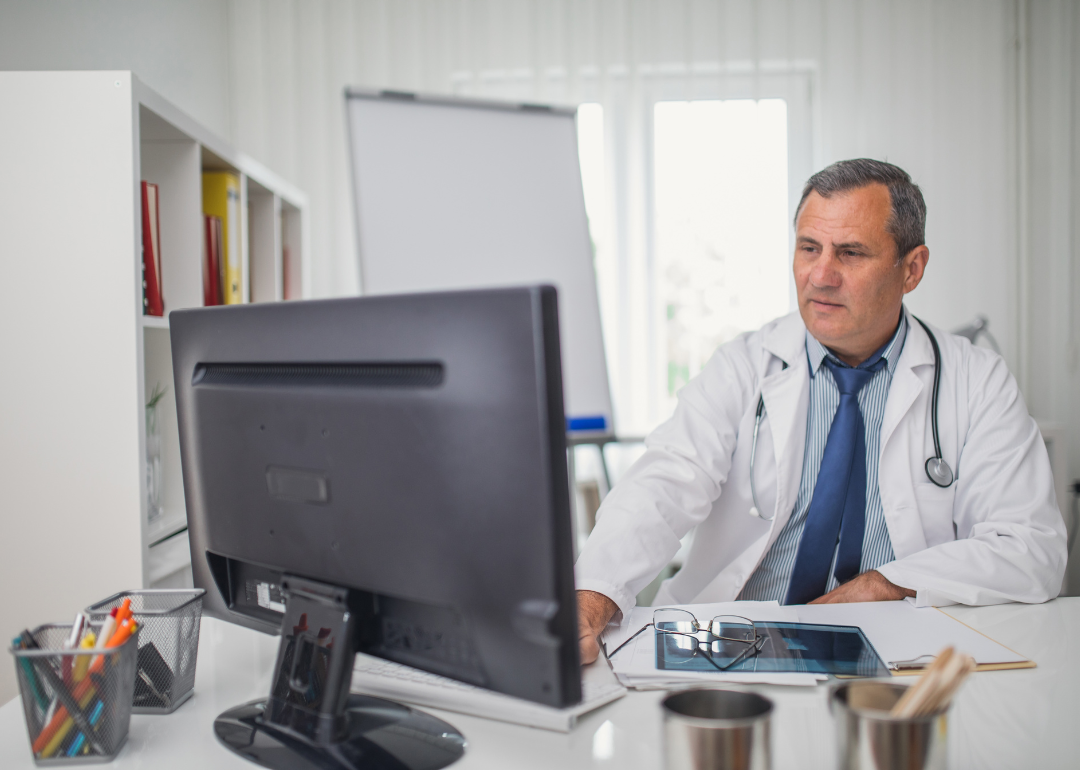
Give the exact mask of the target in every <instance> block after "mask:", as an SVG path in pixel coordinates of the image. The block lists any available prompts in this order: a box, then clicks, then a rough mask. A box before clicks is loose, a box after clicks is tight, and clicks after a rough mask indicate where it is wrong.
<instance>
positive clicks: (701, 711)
mask: <svg viewBox="0 0 1080 770" xmlns="http://www.w3.org/2000/svg"><path fill="white" fill-rule="evenodd" d="M661 708H662V709H663V712H664V761H665V765H664V766H665V767H666V768H667V770H768V768H769V767H771V764H772V763H771V759H770V755H769V717H770V715H771V714H772V710H773V704H772V701H770V700H769V699H768V698H763V697H762V696H760V695H756V694H754V693H751V692H739V691H737V690H720V689H696V690H683V691H682V692H677V693H675V694H673V695H669V696H667V697H666V698H664V700H663V702H662V703H661Z"/></svg>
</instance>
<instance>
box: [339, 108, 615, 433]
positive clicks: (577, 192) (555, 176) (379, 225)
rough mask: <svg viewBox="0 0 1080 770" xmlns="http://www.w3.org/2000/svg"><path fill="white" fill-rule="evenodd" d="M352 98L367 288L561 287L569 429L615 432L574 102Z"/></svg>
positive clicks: (365, 290) (355, 173) (349, 111)
mask: <svg viewBox="0 0 1080 770" xmlns="http://www.w3.org/2000/svg"><path fill="white" fill-rule="evenodd" d="M345 101H346V114H347V117H348V125H349V141H350V147H351V150H352V159H351V162H352V178H353V192H354V198H355V211H356V227H357V239H358V246H359V252H360V273H361V281H362V288H363V293H364V294H398V293H405V292H417V291H440V290H448V289H467V288H468V289H472V288H483V287H496V286H521V285H524V284H539V283H549V284H552V285H554V286H555V287H556V288H557V289H558V292H559V321H560V336H561V338H562V366H563V393H564V398H565V405H566V416H567V425H568V428H569V430H570V431H571V432H573V433H578V432H594V431H598V432H602V433H614V426H613V423H612V409H611V392H610V389H609V386H608V374H607V364H606V360H605V358H604V340H603V335H602V332H601V326H600V306H599V301H598V299H597V291H596V273H595V271H594V268H593V252H592V241H591V239H590V237H589V223H588V220H587V218H586V216H585V200H584V196H583V193H582V187H581V171H580V168H579V166H578V150H577V130H576V126H575V121H574V111H573V110H570V109H556V108H549V107H537V106H534V105H519V104H507V103H502V102H481V101H475V100H459V99H451V98H439V97H431V98H427V97H417V96H415V95H413V94H401V93H395V92H385V91H383V92H376V91H370V92H369V91H359V90H349V91H347V92H346V98H345Z"/></svg>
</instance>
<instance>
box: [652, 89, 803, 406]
mask: <svg viewBox="0 0 1080 770" xmlns="http://www.w3.org/2000/svg"><path fill="white" fill-rule="evenodd" d="M653 118H654V121H655V122H654V129H655V130H654V142H655V144H654V155H653V157H654V163H655V168H654V172H655V188H654V189H655V199H654V200H655V212H656V249H657V251H656V257H657V262H656V264H657V267H658V275H659V277H660V278H661V287H660V292H659V295H660V297H661V298H662V302H663V303H664V310H665V312H664V318H665V319H666V329H665V333H664V334H663V335H662V338H663V339H664V342H665V345H666V360H667V378H666V380H667V381H666V387H665V388H664V391H665V392H664V394H663V403H664V405H665V407H666V409H665V412H666V413H670V410H671V409H673V408H674V404H675V393H676V392H677V391H678V389H679V388H680V387H682V386H683V385H685V384H686V383H687V382H688V381H689V380H690V379H691V378H692V377H694V376H695V375H696V374H697V373H698V372H699V371H700V370H701V367H702V366H703V365H704V364H705V362H706V361H708V360H709V358H710V356H712V354H713V352H714V351H715V350H716V348H717V347H718V346H720V345H722V344H724V343H725V342H727V341H729V340H731V339H732V338H734V337H735V336H736V335H738V334H740V333H741V332H744V331H749V330H752V329H756V328H758V327H759V326H761V325H762V324H764V323H765V322H767V321H769V320H771V319H773V318H776V317H777V316H780V315H783V314H784V313H786V312H788V309H789V307H788V304H789V299H788V282H789V272H790V270H789V265H790V255H789V254H788V229H789V223H788V221H787V219H788V203H787V185H788V178H787V105H786V103H785V102H784V100H782V99H762V100H760V101H754V100H748V99H747V100H742V99H740V100H727V101H693V102H657V103H656V105H655V108H654V113H653Z"/></svg>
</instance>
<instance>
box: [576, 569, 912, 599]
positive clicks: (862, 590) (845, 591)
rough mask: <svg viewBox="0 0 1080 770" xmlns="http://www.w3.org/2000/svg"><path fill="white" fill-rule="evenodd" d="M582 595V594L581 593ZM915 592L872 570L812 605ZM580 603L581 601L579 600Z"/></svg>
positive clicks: (900, 597)
mask: <svg viewBox="0 0 1080 770" xmlns="http://www.w3.org/2000/svg"><path fill="white" fill-rule="evenodd" d="M579 595H580V592H579ZM914 595H915V592H914V591H912V590H911V589H910V588H901V587H900V586H898V585H896V584H895V583H892V582H890V581H889V580H888V578H886V577H885V576H884V575H882V574H881V573H880V572H878V571H877V570H876V569H872V570H870V571H869V572H864V573H862V574H861V575H858V576H856V577H853V578H852V579H851V580H849V581H848V582H846V583H844V584H843V585H839V586H837V587H836V588H834V589H833V590H831V591H829V593H827V594H825V595H824V596H820V597H818V598H817V599H814V601H812V602H810V603H811V604H840V603H842V602H891V601H896V600H898V599H903V598H904V597H907V596H914ZM579 601H580V599H579Z"/></svg>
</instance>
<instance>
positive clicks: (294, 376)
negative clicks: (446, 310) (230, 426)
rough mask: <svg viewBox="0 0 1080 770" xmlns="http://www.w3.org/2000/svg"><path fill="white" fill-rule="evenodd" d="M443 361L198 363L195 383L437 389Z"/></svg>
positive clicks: (441, 381) (441, 378)
mask: <svg viewBox="0 0 1080 770" xmlns="http://www.w3.org/2000/svg"><path fill="white" fill-rule="evenodd" d="M442 383H443V365H442V364H441V363H384V364H198V365H197V366H196V367H195V374H194V376H193V377H192V379H191V384H192V385H195V386H202V385H215V386H225V387H228V386H256V387H274V386H281V387H290V388H293V387H345V388H437V387H438V386H440V385H442Z"/></svg>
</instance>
